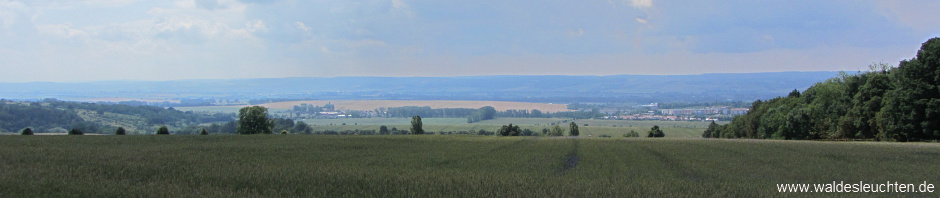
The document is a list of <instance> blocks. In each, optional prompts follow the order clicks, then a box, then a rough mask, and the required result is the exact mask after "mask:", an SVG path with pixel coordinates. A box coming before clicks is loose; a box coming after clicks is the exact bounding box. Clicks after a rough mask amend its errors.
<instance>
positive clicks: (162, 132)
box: [157, 126, 170, 135]
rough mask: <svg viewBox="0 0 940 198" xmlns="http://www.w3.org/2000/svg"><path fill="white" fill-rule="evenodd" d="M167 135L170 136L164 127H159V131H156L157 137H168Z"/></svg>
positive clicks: (168, 130)
mask: <svg viewBox="0 0 940 198" xmlns="http://www.w3.org/2000/svg"><path fill="white" fill-rule="evenodd" d="M169 134H170V129H168V128H166V126H161V127H160V128H159V129H157V135H169Z"/></svg>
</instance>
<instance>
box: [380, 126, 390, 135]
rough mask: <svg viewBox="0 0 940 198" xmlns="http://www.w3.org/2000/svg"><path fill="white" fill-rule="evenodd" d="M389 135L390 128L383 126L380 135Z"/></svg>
mask: <svg viewBox="0 0 940 198" xmlns="http://www.w3.org/2000/svg"><path fill="white" fill-rule="evenodd" d="M389 133H390V132H389V131H388V127H387V126H385V125H382V126H380V127H379V135H388V134H389Z"/></svg>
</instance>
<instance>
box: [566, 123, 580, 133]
mask: <svg viewBox="0 0 940 198" xmlns="http://www.w3.org/2000/svg"><path fill="white" fill-rule="evenodd" d="M568 128H569V129H568V134H569V135H571V136H578V135H581V130H578V124H575V123H574V122H571V124H569V127H568Z"/></svg>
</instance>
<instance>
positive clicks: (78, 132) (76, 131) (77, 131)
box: [69, 129, 85, 135]
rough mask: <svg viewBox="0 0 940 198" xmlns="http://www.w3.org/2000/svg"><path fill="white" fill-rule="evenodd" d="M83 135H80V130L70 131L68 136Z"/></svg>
mask: <svg viewBox="0 0 940 198" xmlns="http://www.w3.org/2000/svg"><path fill="white" fill-rule="evenodd" d="M84 134H85V133H82V130H81V129H72V130H69V135H84Z"/></svg>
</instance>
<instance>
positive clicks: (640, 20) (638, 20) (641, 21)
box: [636, 17, 646, 24]
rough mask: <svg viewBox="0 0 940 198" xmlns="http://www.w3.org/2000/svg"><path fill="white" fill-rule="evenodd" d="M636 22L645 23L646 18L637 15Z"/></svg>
mask: <svg viewBox="0 0 940 198" xmlns="http://www.w3.org/2000/svg"><path fill="white" fill-rule="evenodd" d="M636 22H638V23H642V24H646V19H644V18H640V17H637V18H636Z"/></svg>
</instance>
